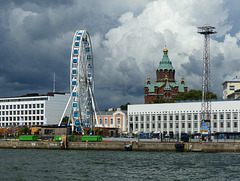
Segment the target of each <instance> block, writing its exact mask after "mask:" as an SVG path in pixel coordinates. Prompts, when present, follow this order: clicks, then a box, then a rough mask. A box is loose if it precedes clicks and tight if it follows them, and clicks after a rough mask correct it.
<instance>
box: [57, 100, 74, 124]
mask: <svg viewBox="0 0 240 181" xmlns="http://www.w3.org/2000/svg"><path fill="white" fill-rule="evenodd" d="M71 98H72V96H70V97H69V99H68V102H67V105H66V107H65V109H64V111H63V114H62V116H61V119H60V121H59V123H58V126H60V125H61V123H62V120H63V117H64V115H65V113H66V111H67V108H68V106H69V103H70V100H71Z"/></svg>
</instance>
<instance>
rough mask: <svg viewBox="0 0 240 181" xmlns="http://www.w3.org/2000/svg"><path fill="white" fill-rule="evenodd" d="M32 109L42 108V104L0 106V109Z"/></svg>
mask: <svg viewBox="0 0 240 181" xmlns="http://www.w3.org/2000/svg"><path fill="white" fill-rule="evenodd" d="M24 108H25V109H32V108H44V104H18V105H0V109H24Z"/></svg>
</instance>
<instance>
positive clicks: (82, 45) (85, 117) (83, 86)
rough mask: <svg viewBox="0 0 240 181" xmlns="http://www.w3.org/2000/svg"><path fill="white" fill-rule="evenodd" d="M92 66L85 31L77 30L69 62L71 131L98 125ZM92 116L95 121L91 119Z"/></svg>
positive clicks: (88, 41) (90, 49)
mask: <svg viewBox="0 0 240 181" xmlns="http://www.w3.org/2000/svg"><path fill="white" fill-rule="evenodd" d="M93 70H94V66H93V54H92V46H91V39H90V36H89V33H88V32H87V31H86V30H77V31H76V32H75V34H74V37H73V42H72V51H71V60H70V92H71V111H70V117H69V118H70V120H71V121H72V130H74V127H75V128H76V131H78V132H81V130H82V128H84V127H92V126H93V125H95V124H96V125H98V120H97V114H96V111H95V103H94V96H93V93H94V74H93V73H94V71H93ZM93 115H94V116H95V119H93Z"/></svg>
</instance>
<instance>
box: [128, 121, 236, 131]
mask: <svg viewBox="0 0 240 181" xmlns="http://www.w3.org/2000/svg"><path fill="white" fill-rule="evenodd" d="M149 125H150V124H149V123H147V124H146V128H149ZM131 126H132V124H130V127H131ZM140 126H141V128H142V129H143V128H144V124H143V123H141V124H140ZM157 126H158V128H161V123H158V124H157ZM181 126H182V128H185V126H187V128H192V123H187V125H186V124H185V123H181ZM219 126H220V128H223V127H224V123H223V122H220V125H219ZM226 126H227V128H231V122H230V121H228V122H227V125H226ZM163 127H164V128H167V123H164V124H163ZM233 127H234V128H237V127H238V122H233ZM135 128H136V129H137V128H138V124H135ZM152 128H155V123H152ZM169 128H173V123H169ZM175 128H179V123H175ZM193 128H198V124H197V123H194V124H193ZM213 128H217V122H213Z"/></svg>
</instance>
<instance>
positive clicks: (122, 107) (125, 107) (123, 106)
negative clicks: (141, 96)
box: [120, 102, 130, 110]
mask: <svg viewBox="0 0 240 181" xmlns="http://www.w3.org/2000/svg"><path fill="white" fill-rule="evenodd" d="M128 105H130V103H129V102H128V103H127V104H125V105H121V106H120V108H121V110H127V106H128Z"/></svg>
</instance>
